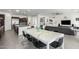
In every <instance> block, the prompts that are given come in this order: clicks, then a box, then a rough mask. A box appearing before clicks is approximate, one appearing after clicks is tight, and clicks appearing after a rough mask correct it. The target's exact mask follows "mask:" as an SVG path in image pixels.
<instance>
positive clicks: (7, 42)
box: [0, 30, 79, 49]
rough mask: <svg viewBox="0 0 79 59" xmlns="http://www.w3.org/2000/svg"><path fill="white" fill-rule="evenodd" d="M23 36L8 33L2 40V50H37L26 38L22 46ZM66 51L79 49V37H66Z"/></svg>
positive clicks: (0, 46) (11, 32) (12, 31)
mask: <svg viewBox="0 0 79 59" xmlns="http://www.w3.org/2000/svg"><path fill="white" fill-rule="evenodd" d="M22 40H23V36H19V37H18V36H17V34H16V33H15V32H14V30H11V31H6V32H5V34H4V35H3V37H2V39H0V49H37V48H36V47H35V46H34V45H33V44H32V43H31V42H29V41H28V40H27V38H25V39H24V40H23V41H26V42H25V44H24V45H23V44H22ZM64 48H65V49H79V36H71V35H65V37H64Z"/></svg>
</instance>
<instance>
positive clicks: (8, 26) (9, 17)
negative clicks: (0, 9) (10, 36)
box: [5, 13, 11, 31]
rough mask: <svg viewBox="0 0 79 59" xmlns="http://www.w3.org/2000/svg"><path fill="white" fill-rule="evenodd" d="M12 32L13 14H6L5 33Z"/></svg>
mask: <svg viewBox="0 0 79 59" xmlns="http://www.w3.org/2000/svg"><path fill="white" fill-rule="evenodd" d="M7 30H11V14H9V13H6V14H5V31H7Z"/></svg>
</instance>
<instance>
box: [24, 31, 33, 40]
mask: <svg viewBox="0 0 79 59" xmlns="http://www.w3.org/2000/svg"><path fill="white" fill-rule="evenodd" d="M23 36H24V37H26V38H27V39H28V40H29V41H32V38H31V36H30V35H29V34H25V32H24V31H23Z"/></svg>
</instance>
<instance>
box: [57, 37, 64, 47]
mask: <svg viewBox="0 0 79 59" xmlns="http://www.w3.org/2000/svg"><path fill="white" fill-rule="evenodd" d="M62 43H63V38H60V39H59V40H58V46H61V45H62Z"/></svg>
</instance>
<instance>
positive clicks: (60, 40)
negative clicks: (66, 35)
mask: <svg viewBox="0 0 79 59" xmlns="http://www.w3.org/2000/svg"><path fill="white" fill-rule="evenodd" d="M62 44H63V38H60V39H59V40H58V41H54V42H52V43H51V44H50V45H51V46H52V47H54V48H58V47H60V46H61V45H62Z"/></svg>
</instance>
